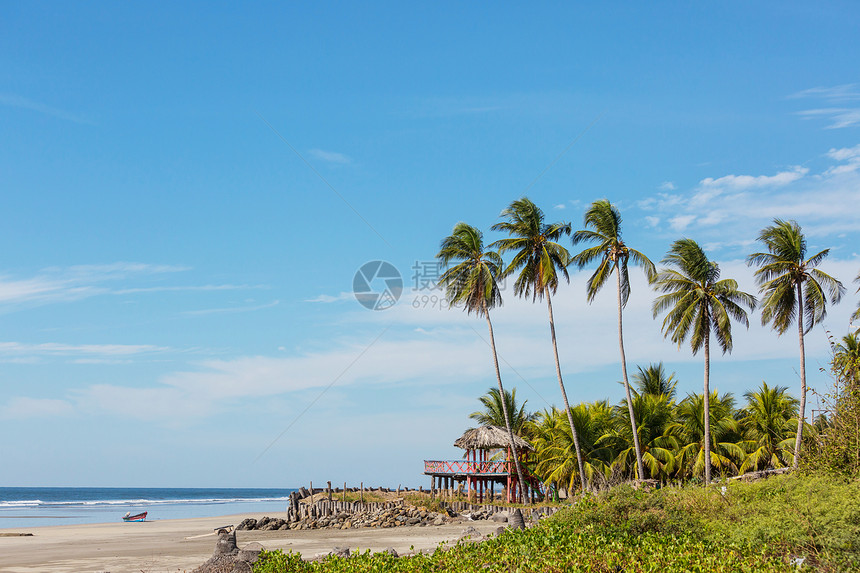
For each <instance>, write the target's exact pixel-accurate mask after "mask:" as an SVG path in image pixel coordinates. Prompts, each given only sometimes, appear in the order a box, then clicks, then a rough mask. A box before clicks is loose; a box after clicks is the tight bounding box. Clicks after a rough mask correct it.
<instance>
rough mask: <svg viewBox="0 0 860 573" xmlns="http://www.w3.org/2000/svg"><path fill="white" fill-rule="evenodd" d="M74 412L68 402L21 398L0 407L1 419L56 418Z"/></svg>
mask: <svg viewBox="0 0 860 573" xmlns="http://www.w3.org/2000/svg"><path fill="white" fill-rule="evenodd" d="M73 411H74V406H73V405H72V404H71V403H70V402H68V401H66V400H59V399H55V398H28V397H25V396H19V397H16V398H12V399H10V400H9V401H8V402H7V403H6V404H5V405H3V406H0V419H6V420H20V419H26V418H55V417H57V416H63V415H66V414H70V413H72V412H73Z"/></svg>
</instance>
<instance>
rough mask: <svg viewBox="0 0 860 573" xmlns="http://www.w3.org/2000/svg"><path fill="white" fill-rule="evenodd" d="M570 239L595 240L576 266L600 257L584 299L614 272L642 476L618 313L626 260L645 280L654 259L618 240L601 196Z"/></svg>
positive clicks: (617, 216) (617, 222) (614, 216)
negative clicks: (640, 272) (637, 269)
mask: <svg viewBox="0 0 860 573" xmlns="http://www.w3.org/2000/svg"><path fill="white" fill-rule="evenodd" d="M572 241H573V244H574V245H578V244H580V243H597V244H596V245H594V246H592V247H589V248H587V249H585V250H583V251H582V252H581V253H579V254H577V255H576V256H574V257H573V260H572V262H573V263H574V264H576V266H577V267H579V268H580V269H581V268H583V267H585V266H586V265H588V264H590V263H592V262H593V261H597V260H599V261H600V263H599V264H598V265H597V270H595V271H594V274H593V275H591V277H590V278H589V279H588V282H587V283H586V294H587V297H588V302H592V301H593V300H594V297H595V296H597V293H598V292H599V291H600V289H601V288H603V285H605V284H606V282H607V281H608V280H609V277H610V275H612V273H613V271H614V273H615V286H616V291H617V295H618V348H619V349H620V351H621V375H622V376H623V380H624V391H625V393H626V395H627V413H628V415H629V416H630V428H631V434H632V436H633V446H634V449H635V452H636V468H637V469H638V471H639V479H645V468H644V466H643V463H642V449H641V447H640V445H639V433H638V432H637V431H636V417H635V415H634V412H633V398H632V397H631V394H630V381H629V380H628V378H627V357H626V356H625V354H624V330H623V327H622V314H621V313H622V309H623V308H624V307H625V306H627V300H628V299H629V298H630V279H629V276H628V274H627V263H628V261H631V260H632V262H633V263H634V264H636V265H639V266H640V267H642V269H643V270H644V271H645V275H646V276H647V277H648V279H649V280H651V279H652V278H653V276H654V263H652V262H651V260H650V259H649V258H648V257H646V256H645V255H643V254H642V253H641V252H639V251H637V250H636V249H631V248H630V247H628V246H627V245H626V244H625V243H624V241H623V240H621V213H619V211H618V209H616V208H615V207H614V206H613V205H612V204H611V203H610V202H609V201H608V200H607V199H601V200H599V201H595V202H594V203H592V204H591V207H589V208H588V210H587V211H586V212H585V229H583V230H581V231H577V232H575V233H574V234H573V237H572Z"/></svg>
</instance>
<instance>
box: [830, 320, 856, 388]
mask: <svg viewBox="0 0 860 573" xmlns="http://www.w3.org/2000/svg"><path fill="white" fill-rule="evenodd" d="M833 366H834V368H835V370H836V372H838V374H839V375H840V377H841V378H843V379H844V382H845V385H846V387H849V386H851V385H854V384H857V381H858V378H860V376H858V375H860V335H858V333H856V332H853V333H849V334H846V335H845V336H843V337H842V341H841V342H838V343H836V344H833Z"/></svg>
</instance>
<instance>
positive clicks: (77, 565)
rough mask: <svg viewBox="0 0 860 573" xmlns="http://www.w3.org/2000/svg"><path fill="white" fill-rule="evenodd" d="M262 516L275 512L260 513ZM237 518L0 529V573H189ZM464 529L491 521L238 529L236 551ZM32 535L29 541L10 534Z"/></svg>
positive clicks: (442, 536)
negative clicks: (256, 545) (253, 546)
mask: <svg viewBox="0 0 860 573" xmlns="http://www.w3.org/2000/svg"><path fill="white" fill-rule="evenodd" d="M266 515H268V516H269V517H284V516H283V514H277V513H267V514H266ZM246 517H254V518H260V517H263V514H242V515H232V516H221V517H206V518H195V519H175V520H161V521H148V522H143V523H121V522H120V523H105V524H90V525H60V526H51V527H32V528H29V529H28V528H15V529H0V572H3V573H23V572H35V571H39V572H45V573H90V572H93V573H105V572H109V573H141V572H144V573H162V572H171V573H177V572H183V571H189V572H190V571H192V570H193V569H194V568H196V567H198V566H200V565H201V564H202V563H203V562H204V561H206V560H207V559H209V557H211V555H212V552H213V550H214V549H215V541H216V536H215V535H214V529H215V528H217V527H220V526H224V525H229V524H233V525H236V524H238V523H240V522H241V521H242V519H244V518H246ZM469 525H471V526H473V527H475V528H476V529H478V531H480V532H481V533H482V534H486V533H490V532H493V531H495V530H496V528H497V527H498V526H499V524H497V523H494V522H486V521H475V522H468V523H451V524H446V525H441V526H426V527H417V526H415V527H397V528H388V529H374V528H361V529H349V530H332V529H321V530H305V531H239V532H238V535H237V540H238V544H239V547H242V546H243V545H245V544H246V543H250V542H252V541H256V542H259V543H261V544H262V545H263V546H264V547H265V548H266V549H283V550H292V551H297V552H299V553H301V554H302V555H303V556H305V557H313V556H314V555H317V554H318V553H323V552H328V551H330V550H331V549H332V548H334V547H336V546H339V547H349V548H350V550H351V551H356V550H361V551H365V550H367V549H370V550H371V551H382V550H384V549H386V548H387V547H393V548H394V549H395V550H397V552H398V553H401V554H402V553H406V552H408V551H409V550H410V547H414V549H415V550H416V551H417V550H422V549H431V548H434V547H436V546H437V545H438V544H439V543H441V542H442V541H455V540H457V539H458V538H459V537H460V536H461V534H462V532H463V530H464V529H465V528H466V527H468V526H469ZM17 533H32V534H33V535H32V536H17V535H14V534H17Z"/></svg>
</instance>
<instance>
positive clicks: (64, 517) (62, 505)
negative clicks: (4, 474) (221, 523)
mask: <svg viewBox="0 0 860 573" xmlns="http://www.w3.org/2000/svg"><path fill="white" fill-rule="evenodd" d="M293 491H295V490H293V489H257V488H251V489H248V488H226V489H214V488H119V487H0V529H9V528H21V527H26V528H31V527H40V526H46V525H77V524H82V523H110V522H115V521H116V522H120V521H122V517H123V516H124V515H125V514H126V513H127V512H130V513H131V514H132V515H134V514H136V513H141V512H144V511H146V512H148V515H147V516H146V520H147V521H156V520H160V519H184V518H190V517H215V516H218V515H234V514H244V513H266V512H269V513H277V512H283V511H285V510H286V506H287V504H288V502H289V495H290V493H292V492H293ZM225 525H229V524H226V523H225Z"/></svg>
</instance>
